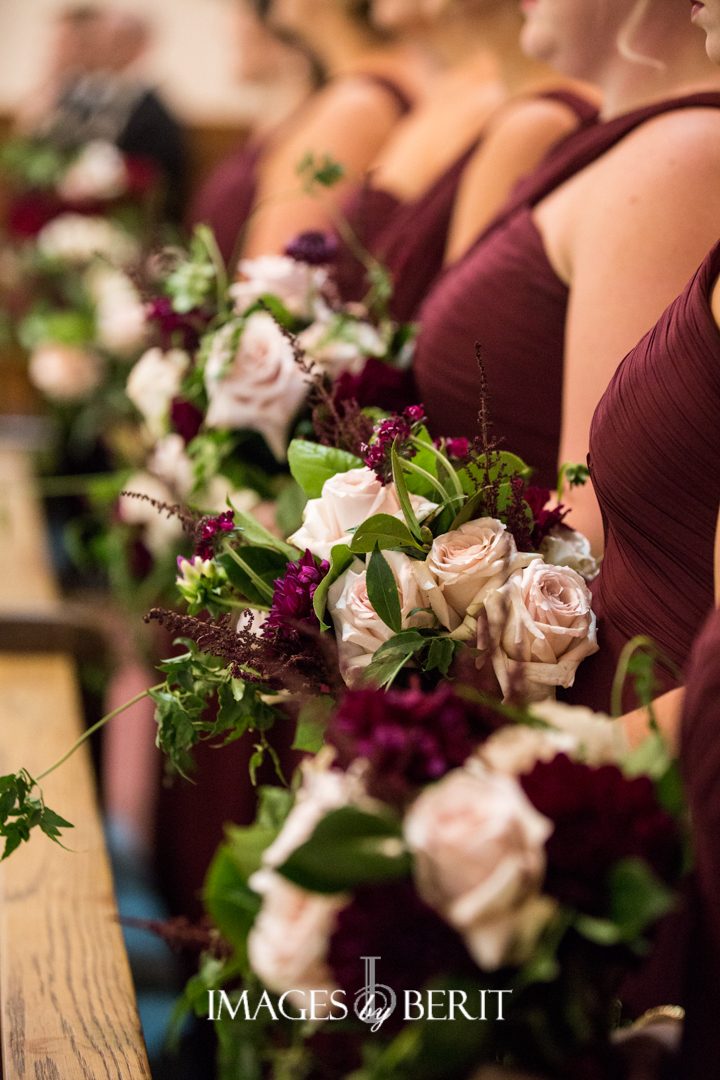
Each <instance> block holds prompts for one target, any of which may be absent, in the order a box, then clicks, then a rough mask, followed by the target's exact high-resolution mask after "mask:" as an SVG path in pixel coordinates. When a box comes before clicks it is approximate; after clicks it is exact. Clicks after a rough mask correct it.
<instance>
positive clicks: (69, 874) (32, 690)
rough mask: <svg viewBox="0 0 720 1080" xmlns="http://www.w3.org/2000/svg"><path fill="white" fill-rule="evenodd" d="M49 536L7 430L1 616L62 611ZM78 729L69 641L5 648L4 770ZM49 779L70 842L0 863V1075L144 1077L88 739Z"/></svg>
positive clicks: (68, 739) (36, 767)
mask: <svg viewBox="0 0 720 1080" xmlns="http://www.w3.org/2000/svg"><path fill="white" fill-rule="evenodd" d="M44 537H45V533H44V524H43V520H42V515H41V513H40V507H39V502H38V499H37V497H36V496H35V494H34V489H33V476H32V470H31V467H30V462H29V458H28V455H27V454H25V453H24V452H21V451H19V450H16V449H12V448H11V447H8V446H7V445H3V444H1V443H0V620H2V619H3V617H5V620H6V621H8V620H10V621H12V619H15V618H17V617H18V615H21V616H22V617H23V618H25V619H28V618H30V617H32V616H35V617H37V620H38V621H39V622H41V623H43V622H44V623H45V624H52V622H53V620H54V619H55V617H56V616H57V615H58V614H59V598H58V594H57V590H56V587H55V583H54V581H53V577H52V572H51V569H50V563H49V559H48V553H47V550H46V547H45V539H44ZM59 637H60V639H61V640H60V641H59V642H58V645H57V649H58V650H61V649H62V648H63V646H64V644H65V641H64V640H63V639H62V631H61V632H60V635H59ZM0 642H1V637H0ZM43 648H46V645H43ZM82 729H83V724H82V720H81V708H80V702H79V697H78V689H77V683H76V677H75V668H74V662H73V660H72V658H71V656H70V655H69V654H68V653H65V652H62V651H56V652H49V651H44V652H42V653H27V652H26V653H22V652H17V651H16V652H0V774H4V773H8V772H14V771H16V770H18V769H19V768H21V767H23V766H24V767H25V768H27V769H28V770H29V772H30V773H31V774H32V775H38V774H39V773H40V772H42V771H43V770H44V769H46V768H47V767H48V766H49V765H51V764H52V763H53V762H54V761H56V760H57V759H58V758H59V757H60V756H61V755H62V754H63V753H64V752H65V751H66V750H67V749H68V748H69V747H70V746H71V745H72V744H73V742H74V741H75V740H76V739H77V737H78V736H79V734H80V733H81V731H82ZM42 787H43V792H44V795H45V798H46V800H47V803H48V805H49V806H51V807H52V809H53V810H56V811H57V813H59V814H61V815H62V816H63V817H65V818H67V820H68V821H71V822H73V824H74V825H75V828H74V829H72V830H68V831H67V832H66V833H65V837H66V840H65V842H66V844H67V846H68V847H69V848H71V849H72V850H71V851H64V850H63V849H62V848H61V847H58V846H57V845H55V844H53V843H52V842H51V841H50V840H48V839H47V838H46V837H45V836H43V835H42V834H40V833H39V832H38V833H37V835H35V834H34V835H33V836H32V839H31V841H30V843H29V844H26V845H23V846H22V847H21V849H19V850H17V851H16V852H15V853H14V854H13V855H12V856H11V857H10V858H9V859H8V860H7V861H6V862H3V863H1V864H0V1039H1V1046H2V1070H1V1075H2V1077H3V1080H76V1078H77V1080H95V1078H97V1080H101V1078H102V1080H141V1078H149V1076H150V1071H149V1068H148V1062H147V1055H146V1051H145V1044H144V1042H143V1037H142V1032H141V1029H140V1021H139V1019H138V1014H137V1008H136V1003H135V994H134V991H133V986H132V980H131V977H130V969H129V966H128V960H127V955H126V953H125V947H124V944H123V939H122V933H121V930H120V926H119V923H118V920H117V910H116V907H115V900H114V896H113V886H112V878H111V874H110V867H109V864H108V859H107V854H106V851H105V845H104V840H103V834H102V829H101V825H100V818H99V814H98V807H97V801H96V792H95V786H94V780H93V776H92V772H91V766H90V759H89V755H88V753H87V747H86V746H85V747H82V749H81V750H80V751H78V753H77V754H76V755H75V756H74V757H72V758H71V759H70V760H69V761H68V762H67V763H66V764H65V765H63V766H62V767H61V768H60V769H58V770H57V772H54V773H52V774H51V775H50V776H48V777H47V779H46V780H44V781H43V784H42Z"/></svg>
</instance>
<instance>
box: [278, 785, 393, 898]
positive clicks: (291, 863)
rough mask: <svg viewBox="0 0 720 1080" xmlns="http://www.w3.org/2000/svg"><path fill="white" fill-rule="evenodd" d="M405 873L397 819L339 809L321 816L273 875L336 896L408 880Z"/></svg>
mask: <svg viewBox="0 0 720 1080" xmlns="http://www.w3.org/2000/svg"><path fill="white" fill-rule="evenodd" d="M411 869H412V858H411V856H410V854H409V852H408V851H406V849H405V846H404V844H403V840H402V828H401V825H400V823H399V822H398V821H395V820H393V819H391V818H388V817H380V815H378V814H367V813H365V812H364V811H362V810H358V809H356V808H355V807H352V806H344V807H341V809H339V810H333V811H331V812H330V813H329V814H326V816H325V817H324V818H323V819H322V820H321V821H320V822H318V824H317V825H316V827H315V831H314V832H313V834H312V836H311V837H310V839H309V840H307V841H306V842H305V843H304V844H301V845H300V847H299V848H296V850H295V851H293V853H292V854H291V855H290V857H289V858H288V859H287V861H286V862H284V863H283V865H282V866H280V867H278V872H279V873H280V874H282V875H283V876H284V877H286V878H287V879H288V881H292V882H294V883H295V884H296V885H299V886H300V887H301V888H303V889H309V890H310V891H311V892H319V893H338V892H345V891H347V890H349V889H353V888H356V887H357V886H358V885H364V884H369V883H371V882H381V881H395V880H397V879H398V878H403V877H408V876H409V874H410V872H411Z"/></svg>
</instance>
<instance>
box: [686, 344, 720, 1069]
mask: <svg viewBox="0 0 720 1080" xmlns="http://www.w3.org/2000/svg"><path fill="white" fill-rule="evenodd" d="M717 347H718V349H720V342H718V346H717ZM716 356H717V357H718V359H720V352H718V353H716ZM719 734H720V611H714V612H713V613H712V614H711V615H710V618H709V619H708V620H707V622H706V624H705V626H704V628H703V630H702V633H701V634H700V636H699V638H698V639H697V641H696V643H695V645H694V646H693V650H692V656H691V658H690V662H689V664H688V667H687V690H686V694H685V704H684V709H683V724H682V739H681V749H680V761H681V764H682V769H683V776H684V779H685V790H686V794H687V799H688V803H689V806H690V813H691V816H692V820H693V847H694V854H695V873H694V881H693V897H692V901H693V903H692V909H691V931H690V948H689V955H688V965H687V989H686V997H685V1009H686V1014H685V1032H684V1040H683V1047H682V1054H681V1062H680V1068H679V1070H678V1074H679V1075H680V1076H683V1077H688V1078H689V1077H692V1080H716V1077H717V1076H718V1073H719V1072H720V1025H718V1007H719V1006H720V737H718V736H719Z"/></svg>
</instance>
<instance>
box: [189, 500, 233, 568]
mask: <svg viewBox="0 0 720 1080" xmlns="http://www.w3.org/2000/svg"><path fill="white" fill-rule="evenodd" d="M234 528H235V514H234V512H233V511H232V510H226V511H225V513H223V514H218V515H217V517H203V518H201V519H200V521H199V522H198V525H197V528H196V529H195V554H196V555H199V556H200V558H201V559H212V557H213V555H214V554H215V540H216V537H217V536H218V535H219V534H222V533H228V532H232V530H233V529H234Z"/></svg>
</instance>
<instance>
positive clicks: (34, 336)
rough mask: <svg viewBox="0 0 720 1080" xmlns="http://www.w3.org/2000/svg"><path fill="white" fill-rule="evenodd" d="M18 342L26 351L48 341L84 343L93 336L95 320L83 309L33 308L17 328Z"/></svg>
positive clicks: (72, 343) (69, 343) (71, 343)
mask: <svg viewBox="0 0 720 1080" xmlns="http://www.w3.org/2000/svg"><path fill="white" fill-rule="evenodd" d="M18 336H19V338H20V344H21V345H22V346H23V348H24V349H27V350H28V352H32V350H33V349H35V348H37V346H38V345H44V344H46V343H48V342H52V343H57V344H59V345H85V344H87V343H88V342H91V341H92V340H93V338H94V336H95V320H94V319H93V317H92V314H91V313H89V312H85V311H77V310H63V311H53V310H50V311H47V310H37V309H36V310H34V311H32V312H31V313H30V314H29V315H28V316H27V317H26V318H25V319H23V321H22V323H21V324H20V327H19V330H18Z"/></svg>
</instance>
